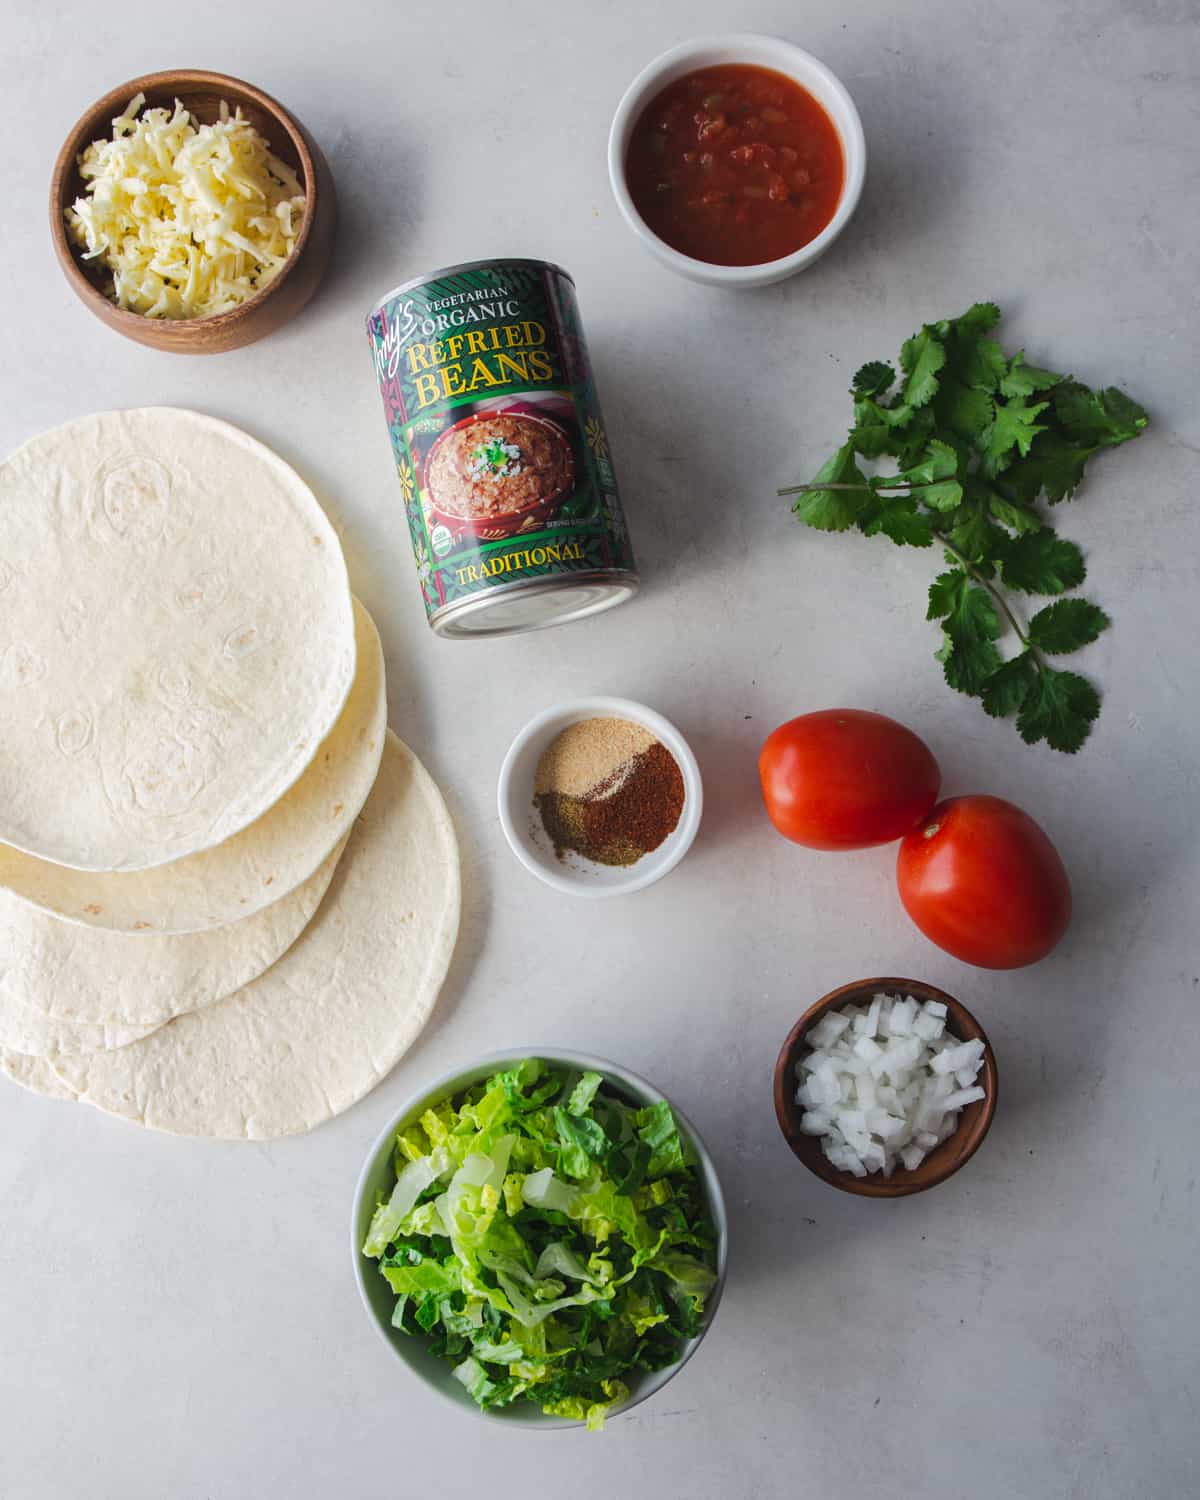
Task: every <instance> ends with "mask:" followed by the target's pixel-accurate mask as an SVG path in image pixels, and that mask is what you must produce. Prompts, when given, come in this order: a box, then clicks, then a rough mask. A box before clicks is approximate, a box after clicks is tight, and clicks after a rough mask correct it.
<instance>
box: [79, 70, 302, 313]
mask: <svg viewBox="0 0 1200 1500" xmlns="http://www.w3.org/2000/svg"><path fill="white" fill-rule="evenodd" d="M145 102H146V101H145V96H144V95H143V94H138V95H137V96H136V98H133V99H131V100H130V101H129V104H128V105H127V106H126V108H125V110H124V111H123V113H121V114H120V115H118V116H117V118H116V119H115V120H114V121H113V138H112V140H108V141H93V142H92V144H91V145H90V146H89V147H88V148H87V150H86V151H85V152H84V153H83V154H82V156H81V157H80V159H79V173H80V176H81V177H82V178H83V179H84V181H85V182H86V184H87V196H86V197H83V198H77V199H76V200H75V204H74V206H73V207H71V208H69V209H67V212H66V218H67V227H68V230H69V232H70V235H71V237H72V239H73V240H74V241H75V243H76V244H77V245H78V246H79V247H80V249H81V250H82V251H83V257H84V259H85V260H96V261H99V262H100V264H101V265H103V266H105V267H106V268H107V269H108V270H109V271H111V273H112V290H111V296H112V298H113V301H115V302H116V303H117V305H118V306H120V307H124V308H128V309H130V310H131V311H133V312H137V313H142V314H144V315H145V316H146V317H148V318H203V317H208V316H210V315H211V314H213V313H220V312H227V311H228V310H229V309H230V308H233V307H237V306H239V305H240V304H241V303H243V302H245V301H246V299H247V298H248V297H252V296H253V295H254V294H255V292H259V291H261V290H262V289H263V287H264V286H266V285H267V283H268V282H269V281H271V280H272V278H273V277H275V276H276V275H278V273H279V271H280V269H281V268H282V266H283V264H284V262H285V261H286V260H287V258H288V256H289V255H290V254H291V251H292V248H293V246H294V245H295V243H296V235H297V234H298V233H299V230H300V221H301V218H302V216H303V213H304V189H303V188H302V186H301V185H300V183H299V181H298V180H297V178H296V175H295V173H294V172H293V171H292V169H291V168H290V167H289V166H287V165H286V163H284V162H282V161H280V160H279V158H278V157H276V156H274V155H273V154H272V153H271V149H270V147H269V146H268V144H267V142H266V141H265V140H264V139H263V138H262V136H261V135H259V133H258V131H257V130H255V128H254V126H253V125H251V124H250V122H249V121H248V120H247V119H245V117H244V116H243V115H242V112H241V110H240V109H239V110H237V111H236V112H235V113H233V114H230V112H229V107H228V105H227V104H225V103H224V101H222V104H221V110H220V119H219V120H218V121H217V122H216V123H215V124H213V125H202V124H200V123H199V122H198V121H197V120H195V119H194V118H193V117H192V116H191V115H190V114H189V113H188V111H187V110H185V109H184V108H183V106H182V105H181V104H180V103H179V101H178V100H176V101H175V108H174V111H173V112H172V111H169V110H166V109H148V110H146V112H145V113H144V114H140V113H139V112H140V111H141V108H142V105H143V104H144V103H145Z"/></svg>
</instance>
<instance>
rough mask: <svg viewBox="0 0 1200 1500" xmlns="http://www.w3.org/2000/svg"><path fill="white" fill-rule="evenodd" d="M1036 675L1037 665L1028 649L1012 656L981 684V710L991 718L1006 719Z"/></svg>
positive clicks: (1015, 708)
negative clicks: (1010, 659)
mask: <svg viewBox="0 0 1200 1500" xmlns="http://www.w3.org/2000/svg"><path fill="white" fill-rule="evenodd" d="M1036 676H1037V667H1036V666H1035V665H1034V663H1033V659H1032V657H1031V656H1030V655H1029V652H1028V651H1022V652H1021V654H1020V655H1019V656H1014V657H1013V659H1012V661H1006V662H1004V663H1003V664H1002V665H1001V666H999V667H997V668H996V670H995V671H994V672H993V673H992V675H991V676H990V677H989V678H988V680H987V681H986V682H985V683H984V685H983V694H982V697H983V711H984V713H986V714H990V715H991V716H992V718H993V719H1006V718H1007V717H1008V715H1009V714H1011V713H1015V712H1016V711H1017V709H1018V708H1020V706H1021V704H1022V703H1024V701H1025V697H1026V694H1027V693H1028V692H1029V689H1030V687H1031V686H1032V685H1033V680H1034V678H1035V677H1036Z"/></svg>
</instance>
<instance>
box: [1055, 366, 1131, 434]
mask: <svg viewBox="0 0 1200 1500" xmlns="http://www.w3.org/2000/svg"><path fill="white" fill-rule="evenodd" d="M1050 394H1051V399H1052V401H1053V403H1054V415H1055V416H1056V417H1057V418H1058V420H1059V422H1060V423H1061V424H1062V426H1063V428H1064V429H1065V431H1066V432H1067V433H1068V435H1069V436H1071V437H1073V438H1074V439H1075V440H1076V442H1079V443H1083V444H1085V445H1086V446H1088V447H1091V448H1111V447H1114V446H1115V445H1116V444H1117V443H1127V442H1129V440H1130V439H1131V438H1135V437H1137V435H1138V434H1139V433H1140V432H1141V431H1142V429H1143V428H1144V427H1145V426H1146V423H1147V422H1148V421H1149V420H1150V419H1149V417H1147V415H1146V413H1145V411H1144V410H1143V408H1142V407H1140V406H1139V405H1138V404H1137V402H1136V401H1131V400H1130V398H1129V397H1128V396H1127V395H1125V393H1124V392H1123V391H1119V390H1117V388H1116V387H1115V386H1109V387H1108V388H1107V389H1106V390H1102V391H1093V390H1090V389H1089V388H1088V387H1087V386H1086V385H1083V384H1082V383H1081V382H1080V381H1078V380H1064V381H1063V382H1062V384H1061V385H1057V386H1055V388H1054V390H1053V391H1052V392H1051V393H1050Z"/></svg>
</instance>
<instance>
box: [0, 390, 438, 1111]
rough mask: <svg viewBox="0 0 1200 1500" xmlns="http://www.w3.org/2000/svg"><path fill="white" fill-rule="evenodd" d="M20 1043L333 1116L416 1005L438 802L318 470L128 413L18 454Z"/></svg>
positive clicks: (9, 532)
mask: <svg viewBox="0 0 1200 1500" xmlns="http://www.w3.org/2000/svg"><path fill="white" fill-rule="evenodd" d="M0 688H2V690H3V703H4V728H3V733H2V734H0V1067H2V1068H3V1070H4V1071H5V1072H6V1073H7V1074H8V1075H9V1076H10V1077H11V1078H13V1079H15V1080H16V1081H17V1082H18V1083H21V1084H24V1085H25V1086H26V1087H28V1088H31V1089H34V1090H36V1091H39V1092H42V1093H46V1094H52V1095H55V1096H59V1097H62V1098H67V1099H74V1100H79V1101H81V1102H83V1103H86V1104H92V1105H95V1106H96V1107H97V1108H98V1109H101V1110H105V1111H107V1112H109V1113H112V1114H117V1115H121V1116H124V1117H125V1118H126V1119H130V1120H134V1121H137V1122H138V1123H140V1124H144V1125H148V1126H151V1127H153V1128H155V1129H159V1130H167V1131H174V1132H177V1133H179V1134H183V1135H200V1136H220V1137H232V1138H255V1139H261V1138H266V1137H271V1136H282V1135H291V1134H295V1133H297V1132H300V1131H305V1130H309V1129H311V1128H312V1127H313V1126H314V1125H317V1124H319V1123H320V1122H321V1121H322V1120H326V1119H328V1118H329V1117H331V1116H332V1115H336V1114H338V1113H340V1112H341V1111H342V1110H344V1109H347V1108H348V1107H349V1106H350V1105H351V1104H353V1103H354V1102H355V1100H357V1099H359V1098H361V1097H362V1095H363V1094H365V1093H367V1091H368V1090H369V1089H371V1088H373V1087H374V1085H375V1084H376V1083H378V1082H379V1080H380V1079H381V1078H383V1077H384V1075H385V1074H386V1073H387V1072H388V1071H389V1070H390V1069H391V1068H392V1067H393V1065H394V1064H395V1063H396V1061H397V1059H398V1058H399V1057H400V1056H401V1055H402V1054H403V1053H404V1052H405V1050H406V1049H407V1048H408V1047H409V1046H410V1045H411V1043H412V1042H413V1040H414V1038H415V1037H416V1036H417V1034H418V1033H419V1031H420V1030H421V1027H422V1026H423V1025H424V1023H425V1021H426V1019H427V1017H428V1015H429V1013H430V1011H431V1009H432V1007H433V1004H434V1001H435V999H436V997H437V993H438V990H439V988H440V986H441V983H442V980H443V978H444V977H445V973H446V969H447V967H448V965H449V961H450V955H451V952H452V950H453V946H454V940H455V936H456V933H457V930H458V918H459V871H458V852H457V847H456V844H455V839H454V831H453V828H452V826H451V823H450V819H449V816H448V814H447V812H446V808H445V804H444V802H443V801H442V797H441V795H440V793H439V791H438V789H437V787H436V786H435V785H434V783H433V781H432V780H431V779H430V777H429V776H428V774H427V773H426V771H425V770H424V768H423V767H422V766H421V764H420V762H419V761H418V760H417V759H416V757H415V756H414V755H413V754H412V752H411V751H410V750H409V749H408V748H407V747H406V746H405V745H404V744H403V743H402V742H401V741H400V740H399V739H397V737H396V736H395V735H394V734H392V733H391V731H390V730H389V729H388V728H387V701H386V694H385V686H384V664H383V652H382V649H381V647H380V643H379V636H378V634H377V632H376V630H375V626H374V624H373V623H372V621H371V618H370V616H369V615H368V614H367V612H366V610H365V609H364V608H363V607H362V605H361V604H360V603H359V602H358V601H357V600H356V599H354V598H353V597H352V595H351V592H350V585H349V581H348V578H347V575H346V565H345V561H344V559H343V557H342V551H341V547H340V545H339V543H338V539H337V536H336V534H335V532H334V531H333V528H332V527H331V526H330V524H329V521H328V519H327V517H326V516H325V514H324V512H323V511H322V510H321V508H320V506H319V505H318V503H317V501H316V499H315V497H314V496H313V494H312V492H311V490H309V488H308V486H307V485H305V484H304V482H303V481H302V480H301V479H300V478H299V476H298V475H297V474H295V473H294V472H293V471H292V470H291V469H290V468H288V467H287V465H286V464H284V463H283V462H282V461H281V460H280V459H279V458H277V457H276V456H275V455H274V454H273V453H271V452H270V450H269V449H267V448H264V447H263V446H262V445H261V444H259V443H257V442H255V441H254V440H253V439H251V438H249V437H247V436H246V435H245V434H244V433H242V432H240V431H239V430H238V429H236V428H234V427H230V426H228V425H227V424H226V423H223V422H218V421H215V420H213V419H211V418H208V417H204V416H200V415H198V414H196V413H194V412H188V411H181V410H175V409H169V408H149V409H144V410H135V411H123V412H105V413H102V414H100V415H98V416H91V417H86V418H83V419H82V420H79V421H76V422H72V423H70V424H68V425H67V426H65V427H61V428H58V429H56V430H55V431H53V432H50V433H46V434H44V435H43V436H41V437H38V438H35V439H34V440H33V441H32V442H30V443H27V444H26V445H25V447H23V448H21V449H20V450H19V451H18V452H17V453H15V454H14V455H13V456H12V457H11V458H10V459H8V460H7V461H6V462H5V463H3V464H2V465H0Z"/></svg>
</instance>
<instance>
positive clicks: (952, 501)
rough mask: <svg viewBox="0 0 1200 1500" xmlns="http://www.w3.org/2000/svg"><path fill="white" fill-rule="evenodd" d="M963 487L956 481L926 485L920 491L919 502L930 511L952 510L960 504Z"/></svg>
mask: <svg viewBox="0 0 1200 1500" xmlns="http://www.w3.org/2000/svg"><path fill="white" fill-rule="evenodd" d="M962 497H963V487H962V485H961V484H959V482H958V480H957V479H945V480H943V481H942V483H941V484H927V485H926V486H925V488H924V489H923V490H922V491H921V501H922V503H923V504H925V505H928V506H929V507H930V508H931V509H932V510H954V508H955V507H956V506H958V505H960V504H961V503H962Z"/></svg>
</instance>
